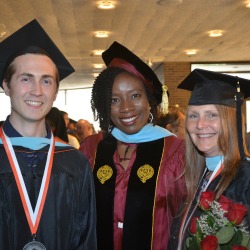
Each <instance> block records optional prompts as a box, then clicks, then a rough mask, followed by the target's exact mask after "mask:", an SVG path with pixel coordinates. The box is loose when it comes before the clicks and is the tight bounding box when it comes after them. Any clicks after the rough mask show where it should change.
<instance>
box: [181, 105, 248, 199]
mask: <svg viewBox="0 0 250 250" xmlns="http://www.w3.org/2000/svg"><path fill="white" fill-rule="evenodd" d="M215 107H216V109H217V110H218V112H219V117H220V119H221V128H220V134H219V138H218V146H219V149H220V151H221V152H222V153H223V155H224V169H223V171H222V173H221V176H222V178H221V180H220V182H219V183H218V185H217V187H216V190H215V192H216V198H218V197H219V196H220V195H221V194H222V193H223V192H224V191H225V190H226V189H227V187H228V186H229V184H230V182H231V181H232V180H233V179H234V177H235V175H236V173H237V171H238V168H239V167H240V163H241V157H240V152H239V147H238V132H237V123H236V109H235V108H232V107H227V106H222V105H215ZM242 120H244V117H242ZM242 124H243V126H242V130H243V144H244V145H243V147H244V150H245V154H246V156H249V154H248V151H247V150H246V143H245V136H244V135H245V132H244V131H245V126H244V124H245V123H244V122H242ZM205 167H206V166H205V157H204V155H203V154H202V152H200V151H199V150H198V149H197V148H196V147H195V145H194V144H193V142H192V140H191V138H190V135H189V134H188V132H187V131H186V163H185V179H186V185H187V191H188V197H187V202H190V201H191V200H192V198H193V196H194V193H195V191H196V188H197V186H198V184H199V181H200V179H201V176H202V174H203V172H204V170H205Z"/></svg>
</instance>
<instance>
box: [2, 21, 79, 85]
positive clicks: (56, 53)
mask: <svg viewBox="0 0 250 250" xmlns="http://www.w3.org/2000/svg"><path fill="white" fill-rule="evenodd" d="M31 46H36V47H39V48H40V49H43V50H44V51H45V52H46V53H47V54H48V55H49V57H50V58H51V60H52V61H53V62H54V63H55V64H56V66H57V68H58V71H59V78H60V81H61V80H62V79H64V78H65V77H67V76H68V75H70V74H71V73H73V72H74V71H75V70H74V68H73V67H72V66H71V65H70V63H69V62H68V60H67V59H66V58H65V56H64V55H63V54H62V52H61V51H60V50H59V49H58V47H57V46H56V45H55V43H54V42H53V41H52V40H51V38H50V37H49V36H48V34H47V33H46V32H45V30H44V29H43V28H42V26H41V25H40V24H39V23H38V21H37V20H36V19H34V20H33V21H31V22H29V23H28V24H26V25H25V26H23V27H22V28H20V29H19V30H17V31H16V32H14V33H13V34H12V35H10V36H9V37H7V38H6V39H5V40H3V41H2V42H1V43H0V77H1V78H0V79H1V83H0V84H1V87H2V81H3V75H4V73H5V72H4V71H5V70H6V66H8V65H6V64H7V63H8V64H10V63H11V62H12V61H13V60H14V58H15V55H18V53H19V52H20V51H22V50H24V49H26V48H28V47H31ZM11 59H12V60H11Z"/></svg>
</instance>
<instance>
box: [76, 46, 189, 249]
mask: <svg viewBox="0 0 250 250" xmlns="http://www.w3.org/2000/svg"><path fill="white" fill-rule="evenodd" d="M102 56H103V60H104V62H105V64H106V65H107V69H105V70H103V71H102V72H101V73H100V75H99V76H98V77H97V78H96V80H95V82H94V85H93V90H92V98H91V106H92V110H93V113H94V115H95V117H96V119H99V122H100V128H101V129H102V132H101V133H98V134H95V135H92V136H89V137H87V138H86V139H85V141H84V142H83V143H82V145H81V147H80V150H81V152H83V153H84V154H85V155H86V156H87V158H88V159H89V162H90V164H91V166H92V168H93V175H94V180H95V188H96V200H97V239H98V244H97V245H98V249H99V250H107V249H109V250H121V249H122V250H132V249H136V250H148V249H153V250H163V249H164V250H166V248H167V243H168V238H169V234H170V227H171V224H172V221H173V218H174V216H175V215H176V214H177V211H178V208H179V205H180V204H181V203H182V202H183V201H184V200H185V183H184V179H183V177H182V173H183V168H184V143H183V141H182V140H180V139H178V138H177V137H176V136H174V135H173V134H172V133H170V132H169V131H167V130H166V129H163V128H161V127H159V126H156V125H155V123H156V121H155V118H156V117H157V104H159V103H160V102H161V99H162V84H161V83H160V81H159V79H158V78H157V76H156V75H155V73H154V72H153V70H152V69H151V68H150V67H149V66H148V65H147V64H145V63H144V62H143V61H142V60H141V59H140V58H138V57H137V56H136V55H135V54H133V53H132V52H131V51H130V50H128V49H127V48H126V47H124V46H123V45H121V44H119V43H117V42H114V43H113V44H112V45H111V46H110V47H109V48H108V49H107V50H106V51H105V52H104V53H103V54H102Z"/></svg>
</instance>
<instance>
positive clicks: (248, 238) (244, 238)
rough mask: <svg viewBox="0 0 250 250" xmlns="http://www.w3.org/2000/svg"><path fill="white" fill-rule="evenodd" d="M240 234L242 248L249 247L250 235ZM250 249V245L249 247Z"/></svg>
mask: <svg viewBox="0 0 250 250" xmlns="http://www.w3.org/2000/svg"><path fill="white" fill-rule="evenodd" d="M240 233H241V234H242V241H241V246H244V247H247V246H248V245H249V244H250V236H249V234H246V233H242V232H241V231H240ZM249 247H250V245H249ZM249 249H250V248H249Z"/></svg>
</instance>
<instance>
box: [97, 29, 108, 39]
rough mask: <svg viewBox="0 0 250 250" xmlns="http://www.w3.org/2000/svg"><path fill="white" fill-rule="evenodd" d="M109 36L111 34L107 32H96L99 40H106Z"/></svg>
mask: <svg viewBox="0 0 250 250" xmlns="http://www.w3.org/2000/svg"><path fill="white" fill-rule="evenodd" d="M108 36H109V32H108V31H105V30H99V31H95V37H98V38H105V37H108Z"/></svg>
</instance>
